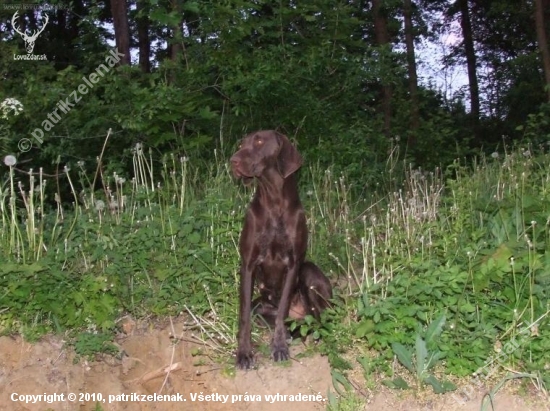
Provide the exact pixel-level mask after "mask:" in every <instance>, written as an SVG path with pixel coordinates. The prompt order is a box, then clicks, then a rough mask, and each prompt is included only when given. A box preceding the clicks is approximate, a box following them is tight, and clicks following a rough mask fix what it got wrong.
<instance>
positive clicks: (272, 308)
mask: <svg viewBox="0 0 550 411" xmlns="http://www.w3.org/2000/svg"><path fill="white" fill-rule="evenodd" d="M301 165H302V157H301V156H300V154H299V153H298V151H297V150H296V149H295V148H294V146H293V145H292V144H291V143H290V141H289V140H288V138H287V137H285V136H284V135H282V134H280V133H278V132H276V131H272V130H269V131H258V132H255V133H251V134H249V135H248V136H246V137H245V138H244V139H243V141H242V143H241V145H240V146H239V150H238V151H237V152H236V153H235V154H234V155H233V157H231V167H232V169H233V174H234V175H235V177H237V178H242V179H243V180H244V182H245V183H250V182H251V181H252V179H254V178H256V181H257V188H256V193H255V195H254V198H253V199H252V202H251V203H250V206H249V207H248V210H247V212H246V215H245V220H244V226H243V230H242V232H241V238H240V242H239V251H240V255H241V284H240V304H239V334H238V344H239V347H238V350H237V367H239V368H241V369H248V368H250V367H251V366H252V365H253V363H254V356H253V354H252V341H251V336H250V330H251V326H250V321H251V311H252V309H254V312H255V313H258V314H260V315H261V316H262V317H263V318H264V319H265V320H266V321H267V323H269V324H272V325H274V327H275V329H274V333H273V340H272V343H271V353H272V356H273V359H274V360H275V361H283V360H287V359H288V358H289V352H288V345H287V342H286V338H287V330H286V327H285V323H284V322H285V319H286V318H287V317H289V316H290V317H292V318H295V319H302V318H304V317H305V316H306V315H308V314H311V315H313V316H315V317H316V318H319V316H320V314H321V311H323V310H324V309H325V308H326V307H327V306H328V305H329V300H330V299H331V298H332V287H331V285H330V282H329V280H328V279H327V278H326V277H325V275H324V274H323V272H322V271H321V270H320V269H319V268H318V267H317V266H316V265H315V264H313V263H311V262H306V261H304V260H305V255H306V248H307V227H306V216H305V214H304V209H303V207H302V204H301V203H300V198H299V195H298V188H297V184H296V178H295V175H294V173H295V172H296V170H298V169H299V168H300V166H301ZM255 281H256V282H257V285H258V288H259V291H260V296H259V297H258V298H257V299H256V300H255V301H254V302H252V293H253V289H254V283H255Z"/></svg>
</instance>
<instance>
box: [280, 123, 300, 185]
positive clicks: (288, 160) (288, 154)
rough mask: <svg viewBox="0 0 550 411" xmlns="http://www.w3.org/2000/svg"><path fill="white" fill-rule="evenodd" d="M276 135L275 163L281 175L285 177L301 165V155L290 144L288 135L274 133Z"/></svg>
mask: <svg viewBox="0 0 550 411" xmlns="http://www.w3.org/2000/svg"><path fill="white" fill-rule="evenodd" d="M276 136H277V141H278V142H279V155H278V156H277V164H278V166H279V171H280V173H281V174H282V176H283V177H284V178H287V177H288V176H289V175H291V174H292V173H294V172H295V171H296V170H298V169H299V168H300V167H301V166H302V156H301V155H300V153H298V150H296V148H295V147H294V146H293V145H292V143H291V142H290V140H289V139H288V137H286V136H285V135H283V134H280V133H276Z"/></svg>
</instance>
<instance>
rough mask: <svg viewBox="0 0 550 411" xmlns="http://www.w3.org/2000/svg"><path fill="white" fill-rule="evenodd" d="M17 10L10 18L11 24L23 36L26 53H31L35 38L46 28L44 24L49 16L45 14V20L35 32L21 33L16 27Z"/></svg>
mask: <svg viewBox="0 0 550 411" xmlns="http://www.w3.org/2000/svg"><path fill="white" fill-rule="evenodd" d="M18 13H19V12H18V11H16V12H15V13H14V15H13V17H12V19H11V25H12V27H13V29H14V30H15V32H16V33H19V35H20V36H21V37H23V40H24V41H25V48H26V49H27V53H28V54H31V53H32V51H33V50H34V42H35V41H36V39H37V38H38V36H39V35H40V33H42V32H43V31H44V29H45V28H46V25H47V24H48V21H49V18H48V15H47V14H46V20H45V21H44V25H43V26H42V28H41V29H40V30H35V32H34V33H33V34H32V35H30V36H28V35H27V33H23V32H22V31H21V30H20V29H19V28H18V27H17V22H16V20H17V18H18V17H19V15H18Z"/></svg>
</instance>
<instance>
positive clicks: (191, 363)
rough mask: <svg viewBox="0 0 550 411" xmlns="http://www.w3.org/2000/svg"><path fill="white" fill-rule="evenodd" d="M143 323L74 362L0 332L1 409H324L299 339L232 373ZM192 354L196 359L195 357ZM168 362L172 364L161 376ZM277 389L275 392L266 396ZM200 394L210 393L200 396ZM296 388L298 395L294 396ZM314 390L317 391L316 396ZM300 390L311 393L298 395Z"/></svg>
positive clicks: (467, 405) (501, 403)
mask: <svg viewBox="0 0 550 411" xmlns="http://www.w3.org/2000/svg"><path fill="white" fill-rule="evenodd" d="M144 328H145V329H139V327H138V328H135V327H131V330H129V331H130V332H129V335H125V336H121V337H120V338H119V339H118V340H117V343H118V344H119V345H120V347H121V351H122V352H124V353H125V355H124V356H123V357H122V358H121V359H114V358H112V357H105V358H104V359H103V360H102V361H94V362H87V361H84V360H80V361H79V362H77V363H75V362H74V359H75V354H74V352H73V351H72V350H71V349H68V348H66V347H65V344H64V343H63V341H61V339H60V338H58V337H51V336H50V337H47V338H44V339H43V340H42V341H40V342H38V343H34V344H31V343H28V342H26V341H24V340H22V339H21V338H20V337H14V338H12V337H0V411H4V410H6V411H20V410H25V411H45V410H56V411H57V410H79V411H88V410H96V409H103V410H109V411H111V410H113V411H117V410H132V411H133V410H136V411H142V410H143V411H145V410H163V411H172V410H182V409H193V410H196V411H217V410H220V411H223V410H251V411H255V410H258V411H259V410H268V411H269V410H274V411H278V410H281V411H287V410H288V409H289V407H290V408H291V409H293V410H296V411H310V410H311V411H313V410H324V409H326V401H325V400H324V399H325V398H326V396H327V392H328V390H329V388H331V386H332V384H331V375H330V367H329V365H328V362H327V359H326V358H325V357H321V356H319V355H315V356H310V357H307V356H306V357H304V358H300V359H296V358H297V357H296V356H297V353H298V352H300V351H303V347H300V345H297V346H293V347H292V349H291V352H292V355H293V357H294V358H295V359H294V360H293V361H291V364H290V365H289V366H279V365H273V364H272V363H271V362H270V361H269V359H268V358H267V357H265V356H261V355H260V356H259V357H260V359H259V362H260V365H259V367H258V369H257V370H251V371H248V372H237V373H236V375H233V376H231V375H228V373H227V370H224V369H223V367H222V366H220V365H219V364H217V363H216V362H214V361H211V360H206V361H205V358H206V359H207V358H208V357H205V356H202V357H194V356H192V352H193V350H196V349H197V348H200V347H199V346H198V345H196V344H193V343H191V342H188V341H185V340H183V341H179V342H178V343H177V344H174V343H173V341H174V340H173V339H171V338H170V337H171V332H170V331H171V330H172V328H171V326H168V325H164V326H158V327H156V328H150V327H144ZM174 328H175V329H176V330H181V329H182V328H183V320H180V321H178V322H175V323H174ZM199 360H200V361H202V364H201V365H197V362H198V361H199ZM168 368H170V369H171V371H170V372H169V373H168V376H167V374H166V370H167V369H168ZM54 393H57V394H63V396H64V397H63V399H62V401H58V402H52V403H48V402H45V401H38V402H36V403H34V404H32V403H25V402H23V401H13V399H23V398H22V397H19V396H20V395H40V394H42V395H44V394H48V395H52V394H54ZM69 393H74V394H75V395H76V401H72V402H71V401H68V394H69ZM14 394H16V396H15V397H13V395H14ZM154 394H162V395H170V396H172V398H173V399H178V400H179V401H176V402H160V401H137V398H136V397H137V396H139V397H138V398H139V399H142V398H143V397H141V396H142V395H154ZM277 394H279V396H278V397H269V398H268V397H266V396H276V395H277ZM364 394H365V397H367V399H366V401H367V404H366V405H365V408H364V409H365V410H373V411H385V410H388V411H389V410H392V411H400V410H403V411H405V410H407V411H409V410H411V411H416V410H418V411H420V410H445V411H447V410H449V411H455V410H456V411H458V410H461V411H462V410H463V411H470V410H472V411H473V410H476V411H477V410H479V409H480V401H481V396H482V394H483V393H481V392H475V393H473V395H470V398H463V402H462V403H461V402H459V401H457V397H456V396H454V397H453V396H452V395H444V396H433V397H431V398H423V399H421V398H415V397H413V396H412V395H411V394H410V393H401V392H396V391H390V390H386V389H382V390H376V391H370V392H365V393H364ZM470 394H472V393H470ZM85 395H88V396H89V397H88V401H82V402H79V401H78V399H79V398H82V399H86V397H85ZM93 395H95V396H96V397H95V399H96V400H98V399H99V398H98V396H99V395H101V396H102V398H101V399H100V401H99V403H100V405H101V408H99V407H97V408H96V401H93V400H94V398H93V397H92V396H93ZM109 395H113V396H118V397H116V399H117V400H118V401H115V402H112V403H109ZM123 395H125V396H126V397H123ZM132 395H134V397H132ZM178 395H179V398H178ZM199 395H204V396H207V395H208V396H210V397H208V398H203V399H204V400H203V401H200V397H199ZM298 395H299V396H301V397H300V398H297V397H296V396H298ZM317 395H318V396H319V397H318V398H315V397H316V396H317ZM239 396H241V397H239ZM284 396H287V397H286V398H285V397H284ZM291 396H292V397H291ZM303 396H307V397H308V398H307V399H309V400H317V399H318V400H317V401H303V399H304V398H303ZM537 396H538V394H536V393H535V394H534V395H533V396H532V397H530V398H525V396H517V395H511V394H509V393H506V394H503V395H499V396H497V399H496V404H495V409H496V410H503V411H529V410H531V411H539V410H549V411H550V407H549V406H548V405H547V404H548V402H547V401H544V399H543V398H539V397H537ZM50 398H52V397H50ZM183 400H185V401H183ZM224 400H225V401H226V402H225V403H224V402H223V401H224ZM285 400H286V401H285ZM297 400H300V401H297ZM270 401H273V403H270Z"/></svg>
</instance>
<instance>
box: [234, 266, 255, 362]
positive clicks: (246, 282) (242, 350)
mask: <svg viewBox="0 0 550 411" xmlns="http://www.w3.org/2000/svg"><path fill="white" fill-rule="evenodd" d="M253 285H254V271H253V267H250V266H249V265H245V263H244V262H243V263H242V264H241V284H240V292H239V294H240V298H239V333H238V335H237V342H238V348H237V367H238V368H240V369H249V368H251V367H252V366H253V365H254V355H253V354H252V338H251V335H250V333H251V329H250V327H251V326H250V321H251V319H250V316H251V309H252V288H253Z"/></svg>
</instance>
